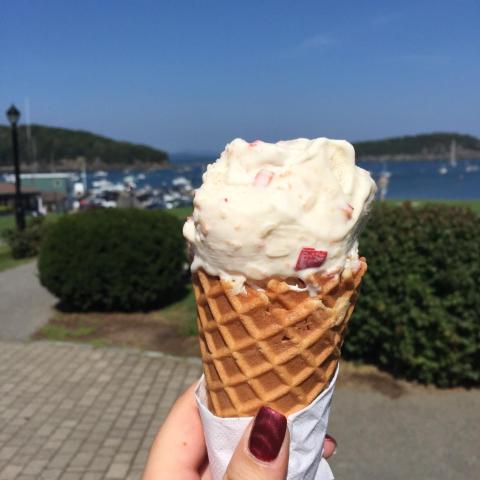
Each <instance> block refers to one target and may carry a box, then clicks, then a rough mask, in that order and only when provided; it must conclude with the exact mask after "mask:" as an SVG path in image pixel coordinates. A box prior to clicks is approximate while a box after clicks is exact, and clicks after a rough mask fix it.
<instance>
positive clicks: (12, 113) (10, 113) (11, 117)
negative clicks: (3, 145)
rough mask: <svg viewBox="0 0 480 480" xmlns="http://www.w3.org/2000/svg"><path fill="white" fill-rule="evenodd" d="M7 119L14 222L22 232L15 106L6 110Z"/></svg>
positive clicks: (22, 220)
mask: <svg viewBox="0 0 480 480" xmlns="http://www.w3.org/2000/svg"><path fill="white" fill-rule="evenodd" d="M7 118H8V121H9V122H10V125H11V126H12V148H13V162H14V164H15V220H16V222H17V228H18V229H19V230H23V229H24V228H25V212H24V210H23V199H22V188H21V180H20V162H19V159H18V134H17V123H18V120H19V119H20V112H19V111H18V110H17V108H16V107H15V105H12V106H11V107H10V108H9V109H8V110H7Z"/></svg>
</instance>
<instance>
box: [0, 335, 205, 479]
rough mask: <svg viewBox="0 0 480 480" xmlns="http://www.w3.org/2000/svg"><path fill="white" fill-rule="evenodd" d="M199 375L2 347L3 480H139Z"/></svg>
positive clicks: (120, 357) (117, 353) (98, 355)
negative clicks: (167, 421) (174, 408)
mask: <svg viewBox="0 0 480 480" xmlns="http://www.w3.org/2000/svg"><path fill="white" fill-rule="evenodd" d="M200 368H201V367H200V365H199V363H198V362H196V361H192V360H188V359H177V358H170V357H164V356H159V355H148V354H142V353H136V352H132V351H129V350H114V349H93V348H90V347H86V346H80V345H79V346H77V345H59V344H51V343H43V342H34V343H27V344H25V343H5V342H0V480H38V479H42V480H43V479H45V480H57V479H61V480H100V479H106V480H107V479H108V480H110V479H127V480H138V479H139V478H140V476H141V472H142V469H143V467H144V465H145V461H146V458H147V454H148V450H149V448H150V446H151V443H152V439H153V437H154V435H155V433H156V431H157V429H158V427H159V426H160V424H161V423H162V421H163V419H164V418H165V415H166V414H167V413H168V410H169V408H170V406H171V404H172V403H173V401H174V400H175V398H176V397H177V396H178V394H179V393H180V392H181V391H183V390H184V389H185V388H186V387H187V386H188V385H190V384H191V383H192V382H193V381H194V380H195V379H196V378H198V377H199V374H200ZM165 480H167V479H165ZM172 480H173V479H172Z"/></svg>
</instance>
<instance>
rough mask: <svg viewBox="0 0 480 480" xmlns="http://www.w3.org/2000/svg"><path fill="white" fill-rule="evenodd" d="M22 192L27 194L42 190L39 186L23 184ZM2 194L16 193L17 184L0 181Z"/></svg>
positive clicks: (0, 193) (0, 192) (37, 192)
mask: <svg viewBox="0 0 480 480" xmlns="http://www.w3.org/2000/svg"><path fill="white" fill-rule="evenodd" d="M22 193H23V194H27V195H28V194H30V195H35V194H39V193H40V190H38V188H33V187H24V186H22ZM0 195H15V184H14V183H7V182H0Z"/></svg>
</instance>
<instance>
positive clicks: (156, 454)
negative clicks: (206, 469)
mask: <svg viewBox="0 0 480 480" xmlns="http://www.w3.org/2000/svg"><path fill="white" fill-rule="evenodd" d="M194 390H195V384H193V385H192V386H190V387H189V388H188V389H187V390H186V391H185V393H184V394H183V395H182V396H181V397H179V398H178V400H177V401H176V402H175V404H174V405H173V407H172V409H171V410H170V413H169V414H168V417H167V418H166V420H165V422H164V423H163V425H162V428H161V429H160V431H159V432H158V434H157V436H156V438H155V441H154V443H153V446H152V449H151V450H150V455H149V458H148V462H147V466H146V467H145V472H144V474H143V480H158V479H159V478H181V479H182V480H198V479H199V478H200V477H199V475H198V473H197V472H198V471H199V469H201V467H202V465H204V464H205V461H206V456H207V451H206V447H205V440H204V437H203V429H202V424H201V421H200V414H199V413H198V408H197V404H196V402H195V395H194Z"/></svg>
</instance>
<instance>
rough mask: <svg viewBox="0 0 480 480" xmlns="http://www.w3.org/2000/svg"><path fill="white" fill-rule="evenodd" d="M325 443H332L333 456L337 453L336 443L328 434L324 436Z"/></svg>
mask: <svg viewBox="0 0 480 480" xmlns="http://www.w3.org/2000/svg"><path fill="white" fill-rule="evenodd" d="M325 442H331V443H333V452H332V455H335V454H336V453H337V441H336V440H335V439H334V438H333V437H332V436H330V435H329V434H328V433H327V434H326V435H325Z"/></svg>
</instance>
